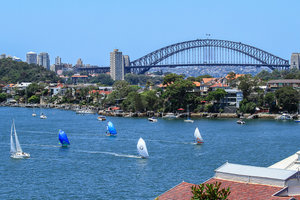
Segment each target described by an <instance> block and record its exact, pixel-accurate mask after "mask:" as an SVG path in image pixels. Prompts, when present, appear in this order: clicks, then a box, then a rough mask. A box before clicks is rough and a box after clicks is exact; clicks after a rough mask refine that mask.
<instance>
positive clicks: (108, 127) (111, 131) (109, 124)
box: [107, 122, 117, 135]
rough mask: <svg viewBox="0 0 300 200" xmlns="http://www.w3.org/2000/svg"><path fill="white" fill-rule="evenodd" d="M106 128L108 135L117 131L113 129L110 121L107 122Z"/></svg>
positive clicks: (115, 133)
mask: <svg viewBox="0 0 300 200" xmlns="http://www.w3.org/2000/svg"><path fill="white" fill-rule="evenodd" d="M107 130H108V132H109V134H110V135H117V131H116V129H115V127H114V125H113V123H112V122H108V123H107Z"/></svg>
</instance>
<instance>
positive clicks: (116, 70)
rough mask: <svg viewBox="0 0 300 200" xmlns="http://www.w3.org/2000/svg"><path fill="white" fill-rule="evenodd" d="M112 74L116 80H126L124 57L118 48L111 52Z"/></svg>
mask: <svg viewBox="0 0 300 200" xmlns="http://www.w3.org/2000/svg"><path fill="white" fill-rule="evenodd" d="M110 76H111V78H112V79H113V80H114V81H115V80H124V59H123V56H122V52H120V51H119V50H118V49H114V51H113V52H110Z"/></svg>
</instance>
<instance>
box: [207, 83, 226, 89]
mask: <svg viewBox="0 0 300 200" xmlns="http://www.w3.org/2000/svg"><path fill="white" fill-rule="evenodd" d="M210 87H211V88H214V87H228V85H226V84H222V83H215V84H214V85H212V86H210Z"/></svg>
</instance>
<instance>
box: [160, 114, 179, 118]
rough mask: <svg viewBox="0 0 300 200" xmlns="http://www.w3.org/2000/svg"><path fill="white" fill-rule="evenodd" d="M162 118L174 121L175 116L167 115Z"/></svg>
mask: <svg viewBox="0 0 300 200" xmlns="http://www.w3.org/2000/svg"><path fill="white" fill-rule="evenodd" d="M162 118H165V119H175V118H176V115H175V114H174V113H167V114H166V115H164V116H163V117H162Z"/></svg>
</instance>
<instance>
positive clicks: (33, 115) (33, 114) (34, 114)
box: [32, 109, 36, 117]
mask: <svg viewBox="0 0 300 200" xmlns="http://www.w3.org/2000/svg"><path fill="white" fill-rule="evenodd" d="M35 116H36V113H35V112H34V109H33V113H32V117H35Z"/></svg>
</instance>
